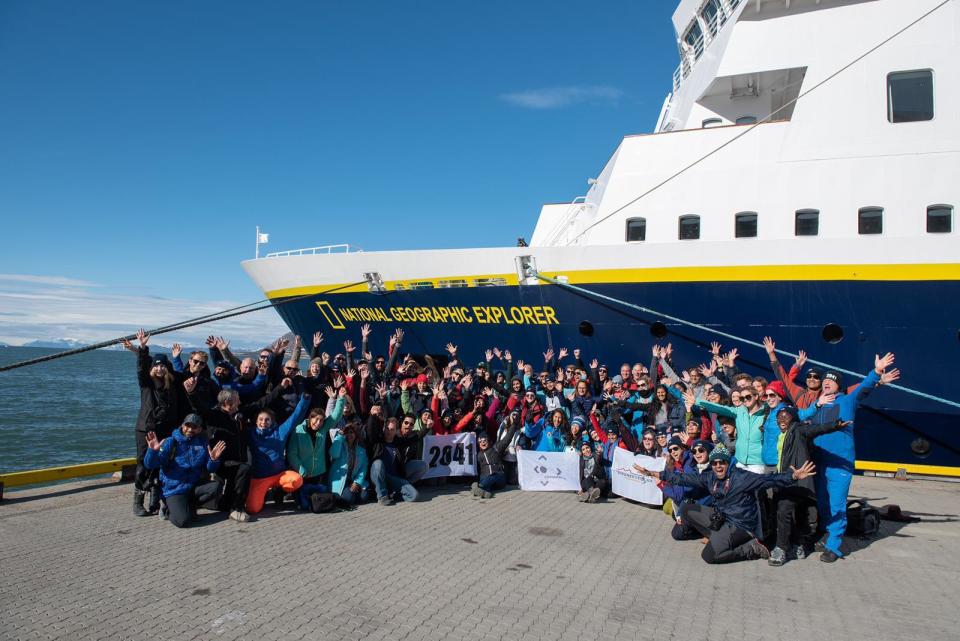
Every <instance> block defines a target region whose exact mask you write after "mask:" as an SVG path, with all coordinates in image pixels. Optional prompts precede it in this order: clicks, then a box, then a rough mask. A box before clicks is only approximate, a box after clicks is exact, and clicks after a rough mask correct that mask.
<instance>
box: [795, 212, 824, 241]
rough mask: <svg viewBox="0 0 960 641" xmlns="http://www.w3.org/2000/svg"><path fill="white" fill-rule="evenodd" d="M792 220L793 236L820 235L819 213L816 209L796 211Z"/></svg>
mask: <svg viewBox="0 0 960 641" xmlns="http://www.w3.org/2000/svg"><path fill="white" fill-rule="evenodd" d="M795 216H796V217H795V218H794V227H793V229H794V234H796V235H797V236H816V235H817V234H819V233H820V211H819V210H817V209H798V210H797V211H796V214H795Z"/></svg>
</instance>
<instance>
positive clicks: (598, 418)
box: [124, 325, 899, 565]
mask: <svg viewBox="0 0 960 641" xmlns="http://www.w3.org/2000/svg"><path fill="white" fill-rule="evenodd" d="M371 336H372V331H371V328H370V326H369V325H364V326H363V327H362V328H361V341H360V345H359V347H357V346H355V345H354V344H353V342H352V341H351V340H346V341H344V342H343V345H342V350H340V346H338V349H337V351H336V352H334V353H333V354H332V355H331V354H330V353H329V352H326V351H323V346H324V342H323V335H322V334H321V333H320V332H318V333H316V334H315V335H314V336H313V337H312V339H313V340H312V349H311V353H310V361H309V365H308V366H307V367H306V370H305V371H302V370H301V357H302V356H304V354H303V351H304V347H305V346H304V345H303V342H302V340H301V338H300V337H299V336H298V337H295V338H294V340H293V341H292V344H291V342H290V341H288V340H286V339H282V338H281V339H278V340H277V341H276V342H274V343H273V344H272V345H271V346H270V347H268V348H265V349H262V350H260V352H259V353H258V354H257V355H256V356H251V357H247V358H243V359H241V358H238V357H237V356H236V355H234V353H233V352H232V351H231V350H230V346H229V343H228V342H227V341H225V340H224V339H223V338H218V337H214V336H210V337H208V339H207V341H206V342H207V348H208V349H207V350H206V351H204V350H198V351H194V352H192V353H190V354H189V355H188V356H187V358H186V362H184V358H183V356H184V354H183V351H182V349H181V347H180V346H179V345H174V346H173V350H172V354H171V356H172V358H168V357H167V356H166V355H165V354H159V353H158V354H151V352H150V348H149V341H150V336H149V335H147V334H146V333H144V332H143V330H140V331H139V332H138V333H137V342H138V343H139V344H137V345H134V344H133V343H131V342H125V345H124V346H125V347H126V348H127V349H129V350H130V351H132V352H134V353H136V355H137V374H138V380H139V385H140V391H141V407H140V412H139V415H138V417H137V424H136V430H135V431H136V442H137V472H136V478H135V482H134V505H133V510H134V514H136V515H138V516H147V515H151V514H157V513H159V514H161V516H162V517H163V518H165V519H168V520H169V521H170V522H171V523H173V524H174V525H176V526H177V527H186V526H188V525H189V524H190V523H191V522H192V521H193V520H194V519H195V518H196V512H197V509H198V508H200V507H202V508H206V509H211V510H220V511H224V512H228V513H229V517H230V518H231V519H234V520H236V521H240V522H246V521H249V520H251V519H252V518H253V517H254V516H255V515H256V514H258V513H259V512H261V511H262V510H263V509H264V506H265V505H266V504H267V502H268V501H272V502H273V503H275V504H276V505H283V504H284V502H285V501H291V502H292V506H293V507H294V508H295V509H301V510H311V509H313V511H318V509H315V508H316V507H317V506H318V505H327V504H329V502H330V501H333V502H334V504H337V505H343V506H347V505H355V504H359V503H362V502H371V503H377V504H379V505H384V506H386V505H393V504H394V503H395V502H397V501H402V502H410V501H416V500H417V499H418V497H419V496H420V491H421V490H422V488H423V486H424V485H425V484H436V483H442V482H444V481H443V480H442V479H440V480H438V479H433V478H429V479H425V478H423V477H424V475H425V473H426V472H427V464H426V463H425V462H424V457H423V439H424V437H425V436H427V435H447V434H457V433H463V432H473V433H475V435H476V445H477V476H476V477H475V480H473V479H468V480H467V482H470V481H471V480H472V481H473V482H472V485H471V486H470V488H471V491H472V493H473V495H474V496H476V497H480V498H481V499H490V498H493V496H494V494H495V493H496V492H499V491H501V490H503V489H504V488H506V487H507V486H510V485H517V484H518V479H517V452H518V451H522V450H533V451H540V452H565V451H569V452H576V453H577V454H578V455H579V463H580V466H579V467H580V490H579V491H578V492H577V493H576V496H577V500H579V501H582V502H584V503H595V502H598V501H603V500H605V499H607V498H609V497H610V496H611V489H612V480H613V470H612V466H613V459H614V454H615V453H616V451H617V450H618V449H624V450H627V451H629V452H631V453H633V454H643V455H645V456H648V457H652V458H654V459H658V458H663V459H665V460H664V467H663V470H662V471H655V470H653V469H647V468H646V467H644V466H642V465H640V464H636V465H635V466H634V468H635V471H636V472H637V473H639V474H642V475H646V476H650V477H654V478H655V479H656V483H657V485H658V486H659V488H660V490H661V491H662V496H663V499H664V500H663V505H662V510H663V512H665V513H666V514H667V515H668V516H669V517H670V520H671V521H670V522H671V530H670V533H671V535H672V536H673V538H674V539H677V540H699V541H701V543H702V544H703V551H702V558H703V560H704V561H706V562H707V563H725V562H730V561H736V560H742V559H755V558H765V559H768V562H769V563H770V564H771V565H783V564H784V563H785V562H787V561H788V560H790V559H801V558H804V557H806V556H807V555H808V554H810V553H811V552H812V550H813V549H815V548H819V549H820V550H821V553H820V559H821V560H823V561H826V562H832V561H835V560H837V559H838V558H841V557H842V556H843V552H842V550H841V542H842V537H843V534H844V531H845V529H846V505H847V493H848V489H849V486H850V480H851V476H852V473H853V469H854V414H855V412H856V408H857V404H858V403H859V401H860V400H861V399H862V398H863V396H864V395H865V394H867V393H869V391H870V389H872V388H874V387H875V386H877V385H880V384H886V383H891V382H893V381H896V380H897V379H898V377H899V372H898V371H897V370H896V369H893V368H892V367H891V366H892V365H893V363H894V356H893V354H886V355H883V356H880V355H878V356H877V357H876V359H875V362H874V364H873V365H874V368H873V370H872V371H871V372H870V374H869V375H868V376H867V377H866V378H865V379H863V380H861V381H858V382H856V383H854V384H852V385H850V386H845V385H844V380H843V376H842V373H841V372H839V371H836V370H826V371H825V370H823V369H821V368H818V367H809V368H806V367H805V365H806V355H805V354H804V353H803V352H800V356H799V358H798V359H797V361H796V363H794V364H793V366H792V367H791V368H790V370H789V371H787V370H785V369H784V367H783V366H782V365H781V364H780V362H779V360H778V358H777V352H776V345H775V343H774V341H773V340H772V339H771V338H766V339H765V340H764V345H765V347H766V351H767V354H768V355H769V357H770V367H771V370H770V375H771V380H768V379H767V378H765V377H763V376H754V375H751V374H748V373H746V372H744V371H740V370H739V369H738V368H737V365H736V361H737V356H738V352H737V349H736V348H733V349H731V350H730V351H728V352H725V353H724V352H723V350H722V347H721V345H720V344H718V343H713V344H712V345H711V346H710V350H709V353H708V354H706V355H705V356H707V358H706V359H704V360H706V362H705V363H702V364H701V363H697V361H699V360H701V357H702V356H703V355H698V354H691V355H689V357H690V358H691V359H692V362H690V363H688V364H687V365H686V367H680V366H679V364H678V362H679V360H680V359H679V358H676V359H675V354H674V350H673V346H672V345H670V344H667V345H665V346H661V345H654V346H653V347H652V350H651V356H650V361H649V363H648V364H647V365H645V364H643V363H635V364H632V365H631V364H630V363H623V364H622V365H620V366H619V367H618V369H616V370H612V369H611V368H610V367H608V366H607V365H606V364H603V363H600V362H599V361H598V360H597V359H595V358H594V359H592V360H590V361H589V362H585V358H584V356H583V355H582V354H581V351H580V350H579V349H573V350H568V349H566V348H560V349H559V350H558V351H557V352H554V351H553V350H552V349H548V350H547V351H546V352H545V353H543V357H542V360H541V359H540V358H537V362H536V364H534V362H533V361H524V360H521V359H519V358H516V359H515V358H514V356H513V354H512V353H511V351H510V350H508V349H505V350H501V349H499V348H495V347H494V348H490V349H487V350H485V353H483V354H482V355H478V360H479V362H474V361H473V360H469V361H467V360H466V358H465V357H464V356H462V355H461V354H460V353H459V351H458V349H457V346H455V345H453V344H447V346H446V354H443V355H437V354H434V355H426V354H412V353H408V352H405V351H404V349H403V331H402V330H399V329H398V330H396V331H395V332H394V333H393V334H392V335H391V336H390V337H389V340H388V342H387V345H386V351H385V353H375V352H374V348H373V347H371V343H372V341H371ZM541 363H542V364H541ZM649 467H658V466H649Z"/></svg>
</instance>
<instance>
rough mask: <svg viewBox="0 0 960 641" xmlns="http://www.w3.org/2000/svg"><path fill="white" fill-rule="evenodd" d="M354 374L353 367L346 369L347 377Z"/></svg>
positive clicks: (355, 372)
mask: <svg viewBox="0 0 960 641" xmlns="http://www.w3.org/2000/svg"><path fill="white" fill-rule="evenodd" d="M356 375H357V370H355V369H353V368H352V367H351V368H350V369H348V370H347V378H353V377H354V376H356Z"/></svg>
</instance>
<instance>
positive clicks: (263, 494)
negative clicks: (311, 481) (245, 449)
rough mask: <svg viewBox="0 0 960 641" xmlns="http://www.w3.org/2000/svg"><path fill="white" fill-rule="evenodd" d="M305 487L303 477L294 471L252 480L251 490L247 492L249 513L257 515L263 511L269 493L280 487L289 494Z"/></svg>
mask: <svg viewBox="0 0 960 641" xmlns="http://www.w3.org/2000/svg"><path fill="white" fill-rule="evenodd" d="M301 485H303V477H302V476H300V474H298V473H297V472H294V471H293V470H287V471H286V472H280V473H279V474H274V475H273V476H268V477H266V478H262V479H250V490H249V491H248V492H247V505H246V507H247V512H249V513H250V514H256V513H257V512H259V511H260V510H262V509H263V504H264V502H266V500H267V491H269V490H271V489H272V488H275V487H279V488H280V489H282V490H283V491H284V492H286V493H287V494H292V493H293V492H296V491H297V490H299V489H300V486H301Z"/></svg>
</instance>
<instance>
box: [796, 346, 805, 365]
mask: <svg viewBox="0 0 960 641" xmlns="http://www.w3.org/2000/svg"><path fill="white" fill-rule="evenodd" d="M806 362H807V353H806V352H805V351H803V350H802V349H801V350H800V351H799V352H797V362H796V363H794V365H796V367H797V369H803V366H804V365H805V364H806Z"/></svg>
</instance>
